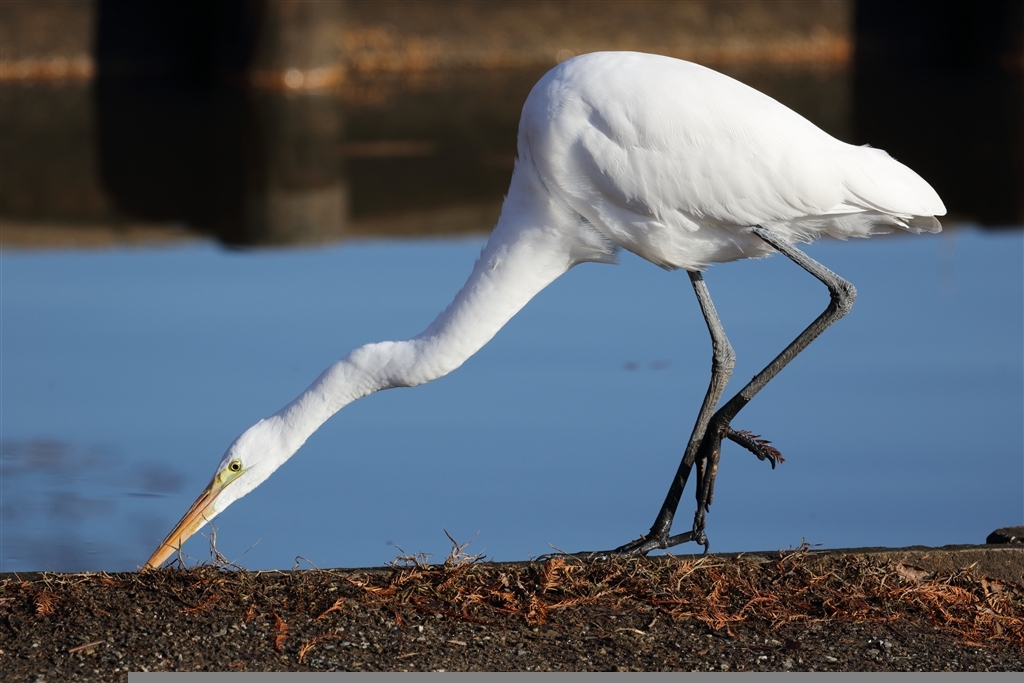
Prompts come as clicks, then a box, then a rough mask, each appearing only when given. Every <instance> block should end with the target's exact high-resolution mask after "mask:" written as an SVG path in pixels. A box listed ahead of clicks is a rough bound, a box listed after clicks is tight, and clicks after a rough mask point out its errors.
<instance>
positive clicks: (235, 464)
mask: <svg viewBox="0 0 1024 683" xmlns="http://www.w3.org/2000/svg"><path fill="white" fill-rule="evenodd" d="M228 469H229V470H230V471H232V472H241V471H242V461H241V460H232V461H231V462H230V463H228Z"/></svg>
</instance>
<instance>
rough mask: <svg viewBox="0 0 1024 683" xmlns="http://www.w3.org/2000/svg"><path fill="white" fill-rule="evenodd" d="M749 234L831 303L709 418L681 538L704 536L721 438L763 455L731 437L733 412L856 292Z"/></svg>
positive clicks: (783, 245)
mask: <svg viewBox="0 0 1024 683" xmlns="http://www.w3.org/2000/svg"><path fill="white" fill-rule="evenodd" d="M753 232H754V234H755V235H757V236H758V237H760V238H761V239H763V240H764V241H765V242H767V243H768V244H770V245H771V246H772V247H774V248H775V249H776V250H777V251H779V252H780V253H782V254H785V255H786V256H787V257H788V258H789V259H790V260H791V261H793V262H794V263H796V264H797V265H798V266H800V267H801V268H803V269H804V270H806V271H807V272H808V273H810V274H811V275H813V276H814V277H816V278H817V279H818V280H820V281H821V282H822V283H823V284H824V285H825V286H826V287H828V291H829V294H831V300H830V301H829V304H828V308H826V309H825V311H824V312H823V313H822V314H821V315H819V316H818V317H817V318H816V319H815V320H814V322H812V323H811V324H810V325H808V326H807V329H805V330H804V331H803V332H801V333H800V335H799V336H798V337H797V338H796V339H794V340H793V341H792V342H791V343H790V345H789V346H787V347H786V348H785V349H784V350H783V351H782V353H780V354H779V355H778V356H776V357H775V359H774V360H773V361H772V362H771V363H769V364H768V365H767V366H766V367H765V368H764V369H763V370H761V372H759V373H757V374H756V375H755V376H754V378H753V379H752V380H750V382H748V383H747V385H746V386H745V387H743V389H741V390H740V392H739V393H738V394H736V395H735V396H733V397H732V398H731V399H730V400H729V402H728V403H726V404H725V405H724V406H722V407H721V408H720V409H719V410H718V412H717V413H715V414H714V416H713V417H712V418H711V423H710V424H709V425H708V429H707V431H706V432H705V434H704V438H703V440H702V442H701V445H700V448H699V449H698V451H697V454H696V458H697V460H699V461H703V462H704V463H705V465H704V467H702V468H701V470H702V471H701V476H700V479H699V483H698V488H697V513H696V515H695V516H694V522H693V531H691V532H690V534H682V535H681V536H686V535H690V536H691V537H692V538H694V539H698V540H699V539H702V538H703V537H704V521H705V520H704V516H705V514H706V513H707V511H708V508H709V507H710V506H711V502H712V499H713V498H714V489H715V475H716V474H717V470H718V459H719V457H720V455H721V444H722V439H723V438H730V439H732V440H734V441H736V442H737V443H740V444H741V445H743V446H745V447H747V448H748V449H750V450H752V451H753V452H754V453H755V455H757V456H758V457H762V456H764V455H766V454H764V453H759V452H758V450H757V448H756V445H757V444H760V445H762V446H764V444H763V442H755V447H752V446H751V444H745V443H743V442H742V440H741V439H738V438H735V437H734V435H739V436H743V434H742V433H737V432H734V431H733V430H732V429H731V428H730V426H729V424H730V422H731V421H732V419H733V418H734V417H736V415H737V413H739V412H740V410H742V409H743V407H744V406H745V405H747V403H749V402H750V400H751V399H752V398H754V396H755V395H756V394H757V392H759V391H760V390H761V389H763V388H764V386H765V385H766V384H768V382H770V381H771V380H772V378H774V377H775V376H776V375H777V374H779V372H780V371H781V370H782V368H784V367H786V365H787V364H788V363H789V362H790V361H791V360H793V359H794V358H796V356H797V355H798V354H799V353H800V352H801V351H803V350H804V349H805V348H807V346H808V345H809V344H810V343H811V342H812V341H814V340H815V339H816V338H817V337H818V335H820V334H821V333H822V332H824V331H825V330H826V329H828V327H829V326H830V325H832V323H834V322H835V321H837V320H839V319H840V318H842V317H843V316H844V315H846V314H847V313H848V312H849V311H850V308H851V307H852V306H853V302H854V300H855V299H856V298H857V290H856V289H855V288H854V286H853V285H852V284H850V283H849V282H847V281H846V280H844V279H843V278H841V277H839V276H838V275H836V274H835V273H833V272H832V271H831V270H829V269H828V268H826V267H825V266H823V265H821V264H820V263H818V262H817V261H815V260H814V259H812V258H811V257H809V256H807V255H806V254H804V253H803V252H802V251H800V250H799V249H797V248H796V247H794V246H792V245H791V244H789V243H788V242H786V241H785V240H783V239H782V238H781V237H780V236H779V235H778V234H776V233H775V232H772V231H771V230H769V229H767V228H763V227H761V226H756V227H755V228H754V230H753ZM772 450H773V449H772ZM776 453H777V452H776ZM766 457H770V456H766ZM773 464H774V461H773ZM672 540H673V539H669V541H670V542H671V541H672ZM686 540H690V539H686ZM680 542H684V541H680ZM673 545H674V544H673ZM705 547H706V546H705Z"/></svg>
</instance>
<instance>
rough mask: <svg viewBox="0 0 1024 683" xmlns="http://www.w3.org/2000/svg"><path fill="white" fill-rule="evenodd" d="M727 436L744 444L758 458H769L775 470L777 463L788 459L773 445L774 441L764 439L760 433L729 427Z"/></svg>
mask: <svg viewBox="0 0 1024 683" xmlns="http://www.w3.org/2000/svg"><path fill="white" fill-rule="evenodd" d="M725 438H727V439H729V441H732V442H733V443H738V444H739V445H741V446H743V447H744V448H746V449H747V450H748V451H750V452H751V453H753V454H754V455H756V456H757V459H758V460H767V461H768V462H770V463H771V465H772V469H773V470H774V469H775V464H776V463H779V462H786V459H785V458H783V457H782V453H779V449H777V448H775V446H772V445H771V444H772V442H771V441H769V440H768V439H762V438H761V436H760V435H759V434H751V433H750V432H748V431H746V430H745V429H739V430H737V429H733V428H731V427H729V428H728V429H727V430H726V432H725Z"/></svg>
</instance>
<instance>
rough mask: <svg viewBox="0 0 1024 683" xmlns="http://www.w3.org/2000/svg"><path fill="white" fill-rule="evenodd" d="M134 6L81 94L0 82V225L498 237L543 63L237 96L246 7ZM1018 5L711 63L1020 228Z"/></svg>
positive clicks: (885, 25) (119, 17)
mask: <svg viewBox="0 0 1024 683" xmlns="http://www.w3.org/2000/svg"><path fill="white" fill-rule="evenodd" d="M147 6H149V5H148V4H147V3H121V2H104V3H101V4H100V13H99V16H98V20H97V21H98V32H97V39H96V49H95V58H96V61H97V74H98V76H97V79H96V81H95V82H94V83H93V84H92V85H91V86H89V85H83V84H80V83H79V84H77V85H74V84H73V85H68V86H64V87H55V86H51V85H45V84H37V85H30V84H21V85H19V84H5V86H4V98H3V102H2V103H0V108H2V116H0V125H2V127H3V130H2V131H0V132H2V133H3V135H2V138H3V140H2V141H0V145H2V151H3V154H2V159H0V164H2V166H3V171H4V177H5V187H4V190H3V198H2V210H3V212H4V214H5V217H8V218H19V219H28V220H32V221H47V220H49V221H55V220H60V221H73V222H93V223H95V222H106V223H115V224H116V223H118V222H122V223H123V222H131V221H143V222H167V221H171V222H179V223H182V224H185V225H187V227H188V228H189V229H192V230H195V231H199V232H201V233H204V234H207V235H211V236H215V237H216V238H217V239H218V240H219V241H221V242H222V243H225V244H233V245H247V244H282V243H315V242H329V241H337V240H340V239H345V238H347V237H352V236H365V235H375V236H396V235H409V234H455V233H460V232H482V231H486V230H487V229H488V228H489V227H490V226H491V225H493V222H494V220H495V218H496V216H497V212H498V208H499V206H500V201H501V198H502V196H503V194H504V192H505V191H506V189H507V187H508V181H509V176H510V173H511V170H512V163H513V159H514V155H515V144H516V130H517V122H518V118H519V112H520V109H521V107H522V103H523V101H524V100H525V98H526V96H527V94H528V92H529V90H530V88H531V87H532V85H533V83H534V82H535V81H536V80H537V78H538V77H539V76H540V75H541V74H542V73H543V71H544V70H545V68H530V69H505V70H490V71H487V70H472V71H463V72H457V71H456V72H453V71H447V72H433V73H418V74H412V75H410V74H406V75H405V76H386V75H378V76H374V77H369V76H362V77H360V76H358V75H353V76H351V77H349V78H348V79H347V80H345V81H344V82H342V83H341V84H340V85H338V86H337V87H334V88H332V89H324V90H321V91H314V92H303V93H291V94H289V93H285V92H282V91H279V90H268V89H259V88H247V87H242V85H241V82H242V77H241V76H240V74H243V73H245V72H246V70H247V69H249V68H250V66H251V65H252V63H253V60H254V59H256V58H257V57H256V56H254V52H253V51H254V49H255V48H254V44H255V42H254V41H255V40H256V38H255V36H257V35H258V34H259V31H260V30H261V27H260V18H259V17H260V16H261V15H260V11H261V10H260V9H259V3H224V4H223V5H221V4H218V5H216V8H214V9H210V8H205V9H203V8H202V6H201V5H199V4H195V5H191V4H190V5H188V6H187V7H186V8H185V9H183V10H182V11H181V12H179V13H170V14H169V15H168V17H171V18H172V19H173V21H170V19H168V21H170V23H167V21H164V20H163V19H161V20H159V21H157V20H156V19H154V16H155V14H153V13H152V12H151V13H150V14H153V16H150V15H149V14H147V12H146V11H145V10H144V9H143V8H144V7H147ZM972 6H973V5H972ZM1022 7H1024V5H1022V4H1021V3H1014V2H993V3H987V4H985V5H984V7H982V8H981V9H969V8H967V4H964V3H946V4H943V5H941V6H935V7H932V6H931V5H929V6H928V8H927V9H926V10H925V9H922V6H921V5H920V4H919V3H901V4H899V5H892V4H891V3H877V2H858V3H856V6H855V22H854V23H855V26H856V33H857V35H856V40H855V41H854V43H855V45H856V46H857V48H856V51H855V54H854V60H853V62H852V63H850V64H849V65H848V66H847V67H845V68H843V67H835V66H834V65H833V66H832V67H829V68H821V69H815V68H808V67H807V66H804V67H802V68H768V67H764V66H758V67H725V68H723V69H722V70H723V71H725V72H727V73H729V74H730V75H732V76H734V77H736V78H739V79H740V80H742V81H744V82H746V83H748V84H750V85H752V86H753V87H755V88H758V89H760V90H762V91H764V92H766V93H767V94H769V95H771V96H773V97H775V98H776V99H778V100H780V101H781V102H783V103H784V104H786V105H788V106H790V107H792V108H793V109H795V110H796V111H798V112H800V113H801V114H803V115H805V116H807V117H808V118H809V119H810V120H812V121H813V122H814V123H816V124H818V125H819V126H821V127H822V128H824V129H825V130H826V131H828V132H829V133H831V134H833V135H835V136H837V137H839V138H840V139H843V140H847V141H849V142H852V143H856V144H863V143H870V144H872V145H874V146H876V147H881V148H884V149H886V150H887V151H889V152H890V153H891V154H892V155H893V156H895V157H896V158H898V159H901V160H902V161H905V162H907V163H908V164H909V165H910V166H911V167H913V168H914V169H915V170H917V171H918V172H920V173H921V174H922V175H923V176H924V177H925V178H926V179H928V180H929V181H930V182H932V183H933V184H934V185H935V186H936V188H937V189H938V190H939V193H940V195H941V196H942V197H943V198H944V200H945V201H946V204H947V207H948V208H949V210H950V214H951V217H953V218H957V219H968V220H972V221H977V222H981V223H983V224H985V225H990V226H1004V225H1019V224H1021V223H1022V222H1024V194H1022V193H1021V192H1020V188H1021V187H1024V139H1022V129H1024V126H1022V124H1021V121H1024V79H1022V78H1021V68H1022V67H1021V64H1022V62H1024V57H1022V55H1021V51H1022V49H1024V48H1022V47H1021V45H1019V43H1020V41H1021V37H1020V31H1019V25H1020V24H1021V22H1022V21H1024V20H1022V19H1021V17H1020V13H1021V11H1022V9H1021V8H1022ZM195 13H199V14H198V15H196V16H193V15H194V14H195ZM200 15H201V16H200ZM200 19H201V20H200ZM1014 26H1016V27H1017V29H1012V30H1011V29H1010V28H1006V27H1014ZM1004 34H1005V35H1004ZM97 170H98V174H99V177H96V173H97Z"/></svg>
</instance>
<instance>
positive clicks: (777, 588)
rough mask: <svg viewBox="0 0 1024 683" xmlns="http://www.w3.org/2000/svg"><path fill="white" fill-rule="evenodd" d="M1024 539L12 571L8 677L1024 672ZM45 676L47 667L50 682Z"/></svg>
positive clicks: (3, 627) (5, 588)
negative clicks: (596, 556) (543, 558)
mask: <svg viewBox="0 0 1024 683" xmlns="http://www.w3.org/2000/svg"><path fill="white" fill-rule="evenodd" d="M1022 584H1024V548H1022V547H1021V546H1020V545H1017V546H1011V545H1005V546H993V545H990V546H959V547H947V548H907V549H900V550H853V551H840V552H813V551H810V552H809V551H798V552H795V553H788V554H783V553H758V554H748V555H729V556H725V555H711V556H708V557H703V558H702V557H694V556H679V557H663V558H658V559H655V560H631V561H616V562H611V563H598V564H583V563H579V562H577V561H574V560H572V559H569V558H565V559H563V558H555V559H552V560H549V561H547V562H544V563H519V564H492V563H487V562H476V561H474V560H473V558H469V557H466V556H462V555H459V554H458V553H457V552H456V553H454V554H453V557H451V558H449V560H448V561H447V562H446V563H444V564H441V565H429V566H428V565H424V564H417V563H416V562H415V561H410V562H409V563H407V565H406V566H396V567H392V568H385V569H369V570H366V569H358V570H350V569H341V570H309V571H293V572H247V571H232V570H229V569H226V568H218V567H211V566H206V567H198V568H191V569H170V570H163V571H156V572H147V573H142V574H136V573H131V574H37V575H13V574H6V575H2V576H0V650H2V652H0V678H2V679H3V680H4V681H12V682H13V681H37V680H58V679H59V680H76V679H82V680H85V679H87V680H96V681H108V680H110V681H114V680H117V681H124V680H125V679H126V676H127V672H128V671H141V670H149V671H164V670H166V671H191V670H227V671H279V670H287V671H291V670H317V671H321V670H366V671H373V670H403V669H404V670H437V669H444V670H449V671H454V670H515V671H526V670H572V671H594V670H631V671H633V670H643V671H652V670H723V669H729V670H775V671H779V670H816V671H824V670H860V671H864V670H867V671H875V670H880V671H888V670H892V671H898V670H926V671H931V670H956V671H970V670H1003V671H1014V670H1016V671H1020V670H1024V585H1022ZM40 676H41V678H40Z"/></svg>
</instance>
